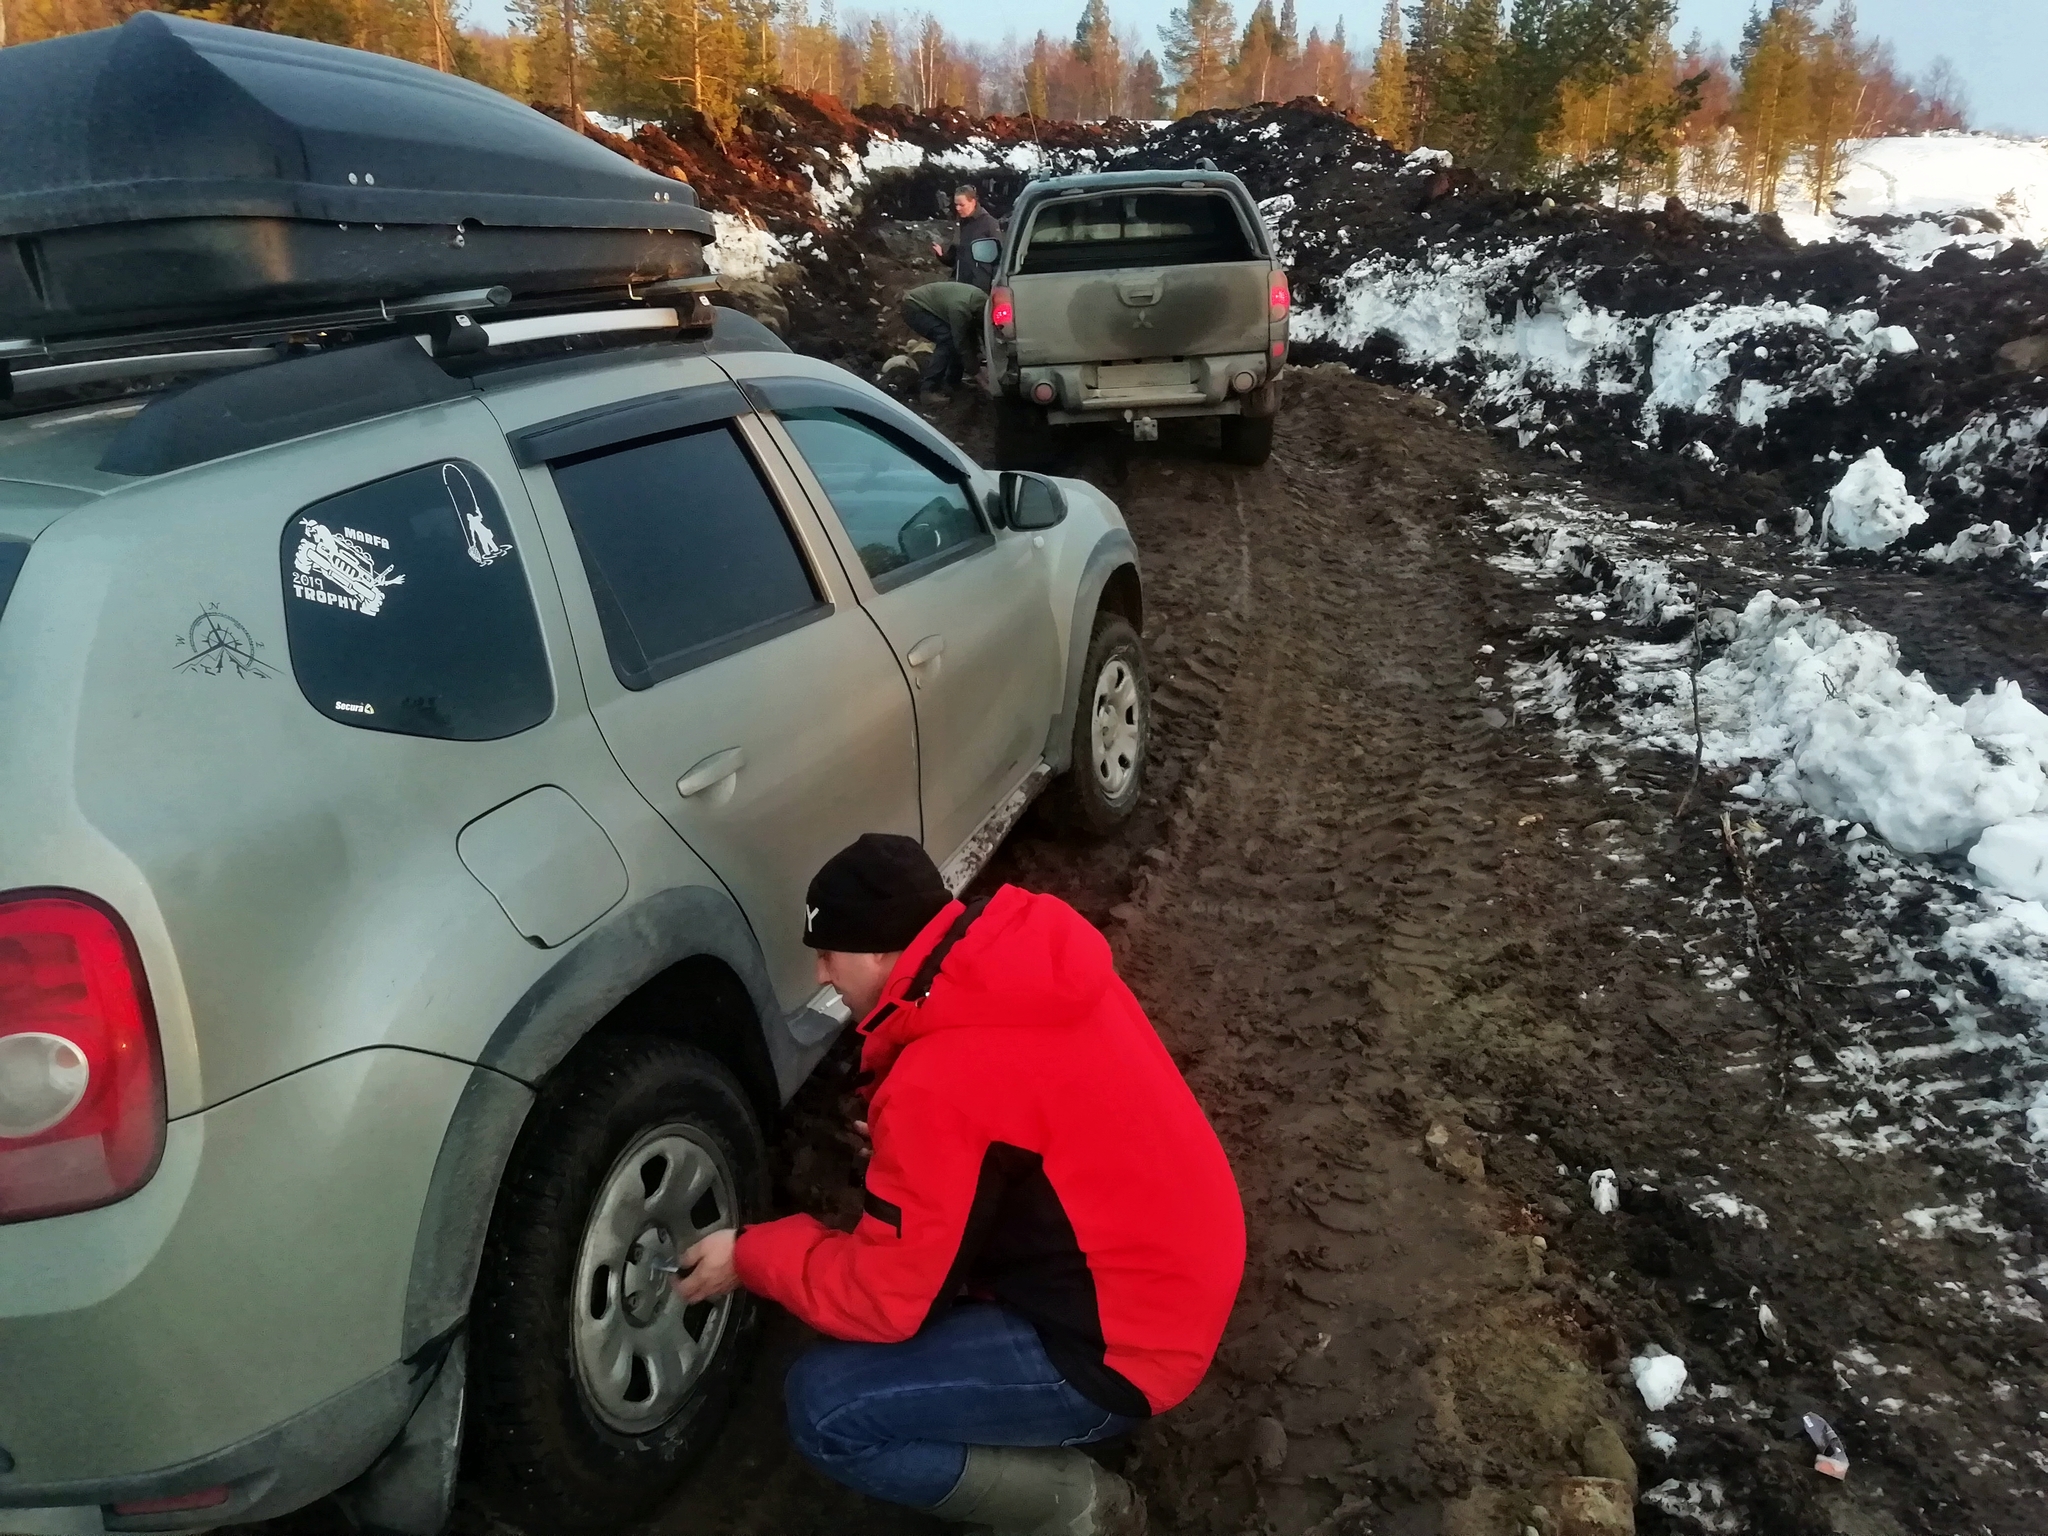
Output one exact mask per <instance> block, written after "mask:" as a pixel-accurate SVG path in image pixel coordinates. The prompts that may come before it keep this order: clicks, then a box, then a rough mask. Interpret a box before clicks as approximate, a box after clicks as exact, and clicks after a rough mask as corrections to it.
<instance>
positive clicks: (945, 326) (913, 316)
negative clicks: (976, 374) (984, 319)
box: [903, 283, 988, 400]
mask: <svg viewBox="0 0 2048 1536" xmlns="http://www.w3.org/2000/svg"><path fill="white" fill-rule="evenodd" d="M987 308H988V295H987V294H985V293H983V292H982V291H981V290H980V289H979V288H976V287H975V286H974V285H973V284H972V283H926V284H925V285H924V286H923V287H922V288H913V289H911V290H910V292H908V293H906V294H905V295H904V296H903V323H904V324H905V325H907V326H909V327H910V328H911V329H912V330H913V331H915V332H917V334H918V335H920V336H922V337H923V338H924V339H925V340H926V341H928V342H930V343H931V344H932V350H931V353H930V355H929V356H927V357H926V358H925V360H924V369H923V371H922V373H921V375H920V376H919V379H918V384H919V387H920V388H921V389H922V390H923V392H924V393H925V394H926V395H928V396H930V397H932V398H934V399H938V400H946V399H950V398H951V397H950V395H949V394H948V393H947V392H948V391H949V390H951V389H952V388H953V386H954V385H956V384H958V383H959V382H960V381H961V380H962V379H964V378H965V377H966V375H967V363H968V359H970V358H971V357H973V356H974V355H975V354H976V353H977V352H978V351H979V350H980V346H979V343H980V341H981V315H982V311H983V310H985V309H987Z"/></svg>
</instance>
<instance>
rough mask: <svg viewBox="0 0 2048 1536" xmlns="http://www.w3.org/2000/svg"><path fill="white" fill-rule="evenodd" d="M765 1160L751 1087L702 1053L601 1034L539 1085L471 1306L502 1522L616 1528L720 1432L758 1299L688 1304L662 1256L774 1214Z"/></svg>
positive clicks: (480, 1437) (490, 1490) (473, 1405)
mask: <svg viewBox="0 0 2048 1536" xmlns="http://www.w3.org/2000/svg"><path fill="white" fill-rule="evenodd" d="M766 1163H767V1153H766V1149H765V1147H764V1146H763V1143H762V1138H761V1129H760V1126H759V1125H758V1124H757V1123H756V1121H755V1119H754V1114H753V1111H752V1109H751V1108H750V1107H749V1105H748V1103H747V1097H746V1094H745V1093H744V1091H742V1089H741V1088H740V1085H739V1084H738V1083H737V1082H736V1081H734V1079H733V1076H732V1074H731V1073H730V1072H728V1071H726V1069H725V1068H724V1067H723V1066H721V1065H720V1064H719V1063H718V1062H717V1061H715V1060H714V1059H713V1058H712V1057H710V1056H708V1055H706V1054H705V1053H704V1052H702V1051H700V1050H696V1049H694V1048H693V1047H690V1046H686V1045H680V1044H677V1043H675V1042H673V1041H669V1040H662V1039H657V1038H651V1037H639V1038H623V1039H616V1040H608V1041H600V1042H596V1043H594V1044H593V1045H592V1046H590V1047H588V1048H586V1049H585V1050H584V1051H583V1052H581V1053H580V1054H579V1055H578V1056H575V1057H572V1058H571V1059H570V1060H569V1062H568V1063H566V1064H565V1065H564V1066H563V1067H562V1068H561V1069H560V1070H558V1071H557V1072H556V1073H555V1074H554V1075H553V1076H551V1077H550V1078H549V1079H548V1081H547V1082H546V1083H545V1084H544V1085H543V1087H542V1088H541V1091H540V1096H539V1097H538V1098H537V1099H536V1100H535V1102H534V1106H533V1109H532V1112H531V1113H530V1114H529V1115H528V1117H527V1121H526V1125H525V1127H524V1128H523V1129H522V1130H521V1131H520V1134H519V1140H518V1143H517V1144H516V1145H515V1146H514V1148H513V1152H512V1157H511V1161H510V1164H509V1165H508V1167H507V1168H506V1171H505V1180H504V1183H503V1185H502V1186H501V1187H500V1189H499V1192H498V1201H497V1205H496V1207H495V1209H494V1210H493V1211H492V1214H491V1225H490V1231H489V1234H488V1236H487V1237H486V1239H485V1243H484V1256H483V1266H482V1269H481V1272H480V1273H479V1274H478V1277H477V1285H476V1295H475V1300H474V1305H473V1306H472V1309H471V1312H470V1362H471V1364H470V1370H471V1376H470V1403H469V1412H468V1414H467V1419H468V1425H469V1446H470V1451H471V1458H470V1459H471V1465H472V1469H473V1470H474V1471H475V1472H476V1473H477V1475H478V1482H479V1483H480V1485H481V1489H482V1492H483V1493H484V1495H485V1498H486V1500H487V1502H489V1503H490V1504H491V1505H492V1506H493V1507H494V1508H495V1510H496V1511H497V1512H498V1513H499V1514H500V1515H502V1516H503V1518H505V1519H506V1520H508V1521H510V1522H511V1523H513V1524H516V1525H519V1526H522V1527H524V1528H526V1529H528V1530H532V1531H536V1532H546V1531H555V1530H564V1531H600V1530H603V1531H610V1530H617V1529H619V1528H620V1527H622V1526H625V1525H630V1524H633V1523H636V1522H637V1521H639V1520H640V1519H641V1518H643V1517H644V1516H646V1515H647V1514H648V1513H649V1512H650V1511H651V1510H652V1509H653V1508H654V1506H655V1505H656V1504H658V1503H659V1502H660V1501H661V1500H662V1499H663V1498H664V1497H665V1496H666V1495H667V1494H668V1493H669V1492H670V1491H671V1490H673V1489H674V1487H675V1486H676V1484H677V1483H678V1482H679V1481H680V1480H681V1479H682V1477H683V1475H684V1473H686V1472H687V1471H688V1470H689V1468H690V1465H691V1463H692V1462H693V1461H694V1460H695V1459H696V1457H697V1456H698V1455H699V1454H700V1453H701V1452H702V1451H703V1449H704V1447H705V1446H706V1445H707V1444H708V1443H709V1442H710V1439H711V1437H712V1436H713V1435H714V1434H715V1433H716V1432H717V1430H718V1426H719V1422H720V1420H721V1419H722V1418H723V1417H724V1414H725V1409H726V1405H727V1403H728V1402H729V1400H730V1399H731V1397H732V1393H733V1389H734V1387H735V1385H736V1383H737V1381H738V1379H739V1374H740V1368H741V1365H742V1363H743V1361H744V1358H745V1356H746V1354H747V1352H748V1349H749V1348H750V1346H751V1344H752V1339H753V1334H754V1332H755V1325H756V1311H755V1308H754V1306H753V1303H752V1302H751V1300H750V1299H749V1298H748V1296H747V1295H746V1293H745V1292H744V1291H740V1292H735V1293H734V1294H732V1295H730V1296H725V1297H721V1298H720V1299H718V1300H717V1301H713V1302H707V1303H701V1304H699V1305H697V1306H693V1307H685V1306H684V1305H683V1304H682V1302H681V1300H680V1298H678V1297H677V1296H676V1294H675V1293H674V1291H673V1290H672V1289H671V1288H670V1287H669V1285H668V1283H667V1279H666V1277H665V1276H663V1275H660V1274H658V1273H655V1272H653V1269H652V1266H654V1265H655V1264H657V1263H658V1262H660V1261H661V1260H664V1259H667V1258H670V1257H672V1256H675V1255H679V1254H681V1253H682V1252H683V1251H684V1250H685V1249H686V1248H688V1247H689V1246H690V1244H692V1243H693V1242H695V1241H696V1240H697V1239H698V1238H699V1237H700V1236H702V1235H703V1234H704V1233H706V1232H709V1231H713V1230H715V1229H717V1228H720V1227H730V1226H737V1225H738V1224H739V1223H740V1222H742V1221H745V1220H747V1219H748V1218H750V1217H755V1216H758V1215H760V1214H761V1212H762V1211H763V1209H764V1208H765V1205H766V1199H767V1190H766V1179H765V1173H764V1170H765V1167H766Z"/></svg>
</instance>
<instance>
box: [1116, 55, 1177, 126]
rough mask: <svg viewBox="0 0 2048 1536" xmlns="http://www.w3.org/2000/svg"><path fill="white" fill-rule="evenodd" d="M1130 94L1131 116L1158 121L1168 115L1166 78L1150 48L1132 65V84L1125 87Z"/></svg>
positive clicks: (1147, 120)
mask: <svg viewBox="0 0 2048 1536" xmlns="http://www.w3.org/2000/svg"><path fill="white" fill-rule="evenodd" d="M1125 89H1126V90H1127V92H1128V93H1129V96H1130V105H1129V107H1128V110H1129V112H1130V114H1131V116H1133V117H1135V118H1137V119H1139V120H1140V121H1142V122H1156V121H1157V120H1158V119H1160V118H1162V117H1164V116H1166V113H1167V100H1166V79H1165V77H1164V76H1163V75H1161V74H1160V72H1159V61H1158V60H1157V59H1155V58H1154V57H1153V56H1152V51H1151V50H1150V49H1149V48H1148V49H1146V50H1145V52H1143V53H1141V54H1139V55H1138V62H1137V63H1135V64H1133V65H1132V66H1131V79H1130V84H1129V85H1128V86H1127V87H1126V88H1125Z"/></svg>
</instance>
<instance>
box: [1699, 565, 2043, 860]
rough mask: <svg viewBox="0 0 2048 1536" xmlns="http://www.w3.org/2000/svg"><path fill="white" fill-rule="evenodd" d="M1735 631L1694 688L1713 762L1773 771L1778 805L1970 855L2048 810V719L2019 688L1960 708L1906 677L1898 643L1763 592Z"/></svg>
mask: <svg viewBox="0 0 2048 1536" xmlns="http://www.w3.org/2000/svg"><path fill="white" fill-rule="evenodd" d="M1724 623H1725V621H1724ZM1727 627H1729V628H1730V629H1731V630H1732V634H1731V636H1730V643H1729V646H1728V649H1727V652H1726V654H1724V655H1722V656H1719V657H1716V658H1715V659H1714V660H1712V661H1710V662H1708V663H1707V664H1706V665H1705V666H1703V667H1702V668H1701V669H1700V674H1699V688H1700V715H1701V720H1702V724H1703V728H1704V734H1705V742H1704V752H1705V757H1706V759H1707V761H1709V762H1711V763H1713V764H1715V765H1716V766H1733V765H1735V764H1737V763H1740V762H1756V761H1761V762H1764V763H1769V764H1771V765H1773V766H1771V767H1770V769H1769V771H1768V772H1767V774H1765V776H1764V778H1763V781H1762V785H1761V789H1762V790H1763V792H1765V793H1768V794H1769V795H1770V796H1771V797H1772V798H1774V799H1777V800H1781V801H1784V802H1788V803H1793V804H1804V805H1808V806H1811V807H1812V808H1813V809H1815V810H1817V811H1819V812H1820V813H1821V814H1822V815H1824V816H1833V817H1836V818H1838V819H1840V820H1843V821H1853V822H1861V823H1864V824H1865V825H1867V826H1869V827H1870V828H1871V829H1872V830H1873V831H1875V832H1876V833H1877V834H1878V835H1879V836H1880V837H1882V838H1884V839H1885V841H1887V842H1888V843H1890V844H1891V845H1892V846H1893V847H1895V848H1899V849H1902V850H1904V851H1906V852H1908V853H1940V852H1945V851H1947V850H1949V849H1952V848H1960V847H1963V846H1965V845H1967V844H1969V843H1972V842H1974V841H1975V840H1976V839H1977V838H1978V837H1979V836H1981V835H1982V834H1983V832H1984V831H1985V829H1986V828H1988V827H1992V826H1995V825H1997V824H1999V823H2000V822H2006V821H2012V820H2014V819H2016V818H2018V817H2022V816H2027V815H2031V814H2032V813H2033V812H2034V811H2035V810H2037V809H2040V808H2041V807H2042V806H2043V804H2044V802H2048V768H2044V759H2048V715H2043V714H2042V713H2041V712H2040V711H2039V710H2038V709H2035V708H2034V707H2033V705H2031V704H2029V703H2027V701H2026V700H2025V699H2024V698H2023V697H2022V696H2021V694H2020V690H2019V688H2018V686H2017V685H2015V684H2012V683H2005V682H2001V683H2000V684H1999V685H1998V687H1997V689H1996V690H1995V691H1993V692H1991V693H1988V694H1978V695H1976V696H1975V697H1973V698H1971V699H1969V700H1967V701H1965V702H1964V703H1962V704H1956V703H1954V702H1952V701H1951V700H1949V699H1947V698H1944V697H1943V696H1942V695H1941V694H1939V693H1936V692H1935V691H1934V689H1933V688H1931V687H1929V686H1928V684H1927V681H1926V679H1925V678H1923V677H1922V676H1921V675H1920V674H1919V673H1917V672H1915V673H1910V674H1909V673H1905V672H1902V671H1900V670H1899V665H1898V659H1899V647H1898V641H1896V640H1895V639H1893V638H1892V637H1891V636H1890V635H1888V634H1885V633H1883V632H1882V631H1880V630H1874V629H1864V628H1861V627H1856V628H1853V629H1852V628H1850V627H1849V626H1848V625H1847V624H1844V623H1842V622H1840V621H1837V620H1836V619H1833V618H1831V617H1829V616H1828V615H1827V614H1826V613H1823V612H1821V611H1820V609H1819V605H1818V604H1811V603H1798V602H1793V601H1791V600H1789V599H1786V598H1781V597H1778V596H1777V595H1775V594H1774V593H1771V592H1769V591H1764V592H1759V593H1757V595H1756V596H1755V597H1753V598H1752V599H1751V600H1750V602H1749V605H1748V606H1747V607H1746V608H1745V609H1744V610H1743V611H1742V613H1741V614H1740V615H1739V616H1737V617H1734V619H1733V623H1732V624H1730V625H1728V626H1727Z"/></svg>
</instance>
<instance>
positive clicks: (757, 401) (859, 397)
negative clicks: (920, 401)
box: [740, 378, 980, 500]
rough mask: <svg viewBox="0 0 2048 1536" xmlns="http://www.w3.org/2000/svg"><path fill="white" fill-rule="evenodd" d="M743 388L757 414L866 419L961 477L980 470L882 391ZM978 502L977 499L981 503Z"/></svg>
mask: <svg viewBox="0 0 2048 1536" xmlns="http://www.w3.org/2000/svg"><path fill="white" fill-rule="evenodd" d="M740 388H741V389H742V390H744V391H746V394H747V398H748V399H750V400H752V401H753V402H754V406H755V408H756V409H757V410H766V411H802V410H815V409H829V410H835V411H850V412H852V413H853V414H854V415H856V416H865V417H867V418H868V419H869V420H870V421H872V422H874V423H875V424H876V425H878V426H881V427H884V428H887V429H888V430H890V431H892V432H895V433H896V434H898V435H899V436H902V437H907V438H909V439H911V441H912V442H914V443H916V444H917V445H918V446H919V447H922V448H924V449H925V450H926V451H927V452H930V453H933V454H936V455H938V457H939V458H940V459H941V460H943V461H944V462H945V463H946V464H948V465H950V466H951V467H952V468H953V469H954V470H955V471H956V472H958V473H959V474H961V475H962V476H971V475H972V474H974V473H975V471H976V470H978V469H979V468H980V466H979V465H978V464H976V463H975V462H974V461H973V460H972V459H970V458H968V457H967V455H966V454H964V453H962V452H961V451H960V447H959V445H958V444H956V443H954V442H952V441H950V440H949V439H947V437H946V436H945V435H944V434H943V433H941V432H938V431H936V430H934V429H933V427H932V426H931V424H930V423H929V422H927V421H925V420H924V419H923V418H922V417H920V416H918V415H917V414H916V413H915V412H914V411H907V410H905V409H904V408H903V407H902V406H900V405H898V404H897V403H896V402H895V401H894V400H891V399H890V398H889V397H888V396H887V395H884V394H882V393H881V392H880V391H879V390H867V389H856V388H854V387H853V386H852V385H850V384H839V383H835V382H834V381H832V380H830V379H804V378H785V379H742V380H741V381H740ZM978 499H979V498H977V500H978Z"/></svg>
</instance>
